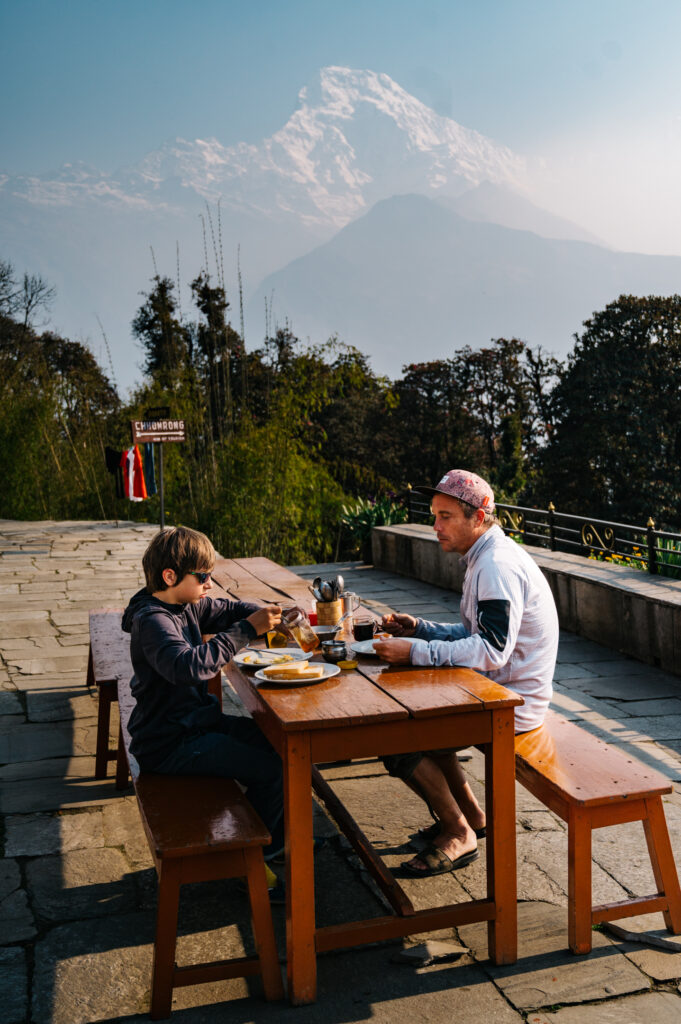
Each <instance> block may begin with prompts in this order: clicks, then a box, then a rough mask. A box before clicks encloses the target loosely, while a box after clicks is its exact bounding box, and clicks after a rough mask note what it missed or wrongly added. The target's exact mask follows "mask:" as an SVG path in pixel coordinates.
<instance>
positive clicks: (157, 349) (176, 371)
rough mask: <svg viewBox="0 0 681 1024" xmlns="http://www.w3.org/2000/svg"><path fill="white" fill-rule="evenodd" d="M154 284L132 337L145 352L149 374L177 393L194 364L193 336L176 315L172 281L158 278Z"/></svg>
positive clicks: (146, 297)
mask: <svg viewBox="0 0 681 1024" xmlns="http://www.w3.org/2000/svg"><path fill="white" fill-rule="evenodd" d="M152 283H153V288H152V289H151V291H150V292H148V293H147V294H146V295H145V301H144V303H143V304H142V306H140V309H139V310H138V312H137V316H136V317H135V319H134V320H133V321H132V333H133V334H134V336H135V337H136V338H137V339H138V340H139V341H140V342H141V344H142V348H143V349H144V352H145V355H146V360H145V364H144V370H145V372H146V373H148V374H149V375H150V376H151V377H152V378H154V379H155V380H157V381H158V382H159V384H160V385H161V386H162V387H164V388H168V389H170V390H171V391H175V390H177V389H178V388H179V387H180V384H181V380H182V376H183V374H184V371H185V369H186V367H187V364H188V363H191V357H192V352H191V337H190V332H189V330H188V329H187V328H186V327H185V326H184V325H183V324H182V322H181V321H180V320H179V319H178V317H177V316H176V315H175V314H176V310H177V302H176V299H175V296H174V295H173V291H174V285H173V282H172V281H171V280H170V278H169V277H160V276H159V275H158V274H157V275H156V276H155V277H154V278H152Z"/></svg>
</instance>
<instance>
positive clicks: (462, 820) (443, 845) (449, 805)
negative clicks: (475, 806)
mask: <svg viewBox="0 0 681 1024" xmlns="http://www.w3.org/2000/svg"><path fill="white" fill-rule="evenodd" d="M412 781H413V782H414V783H415V784H416V786H417V787H418V789H416V790H415V791H416V792H419V790H421V791H422V793H423V794H425V797H426V799H427V801H428V803H429V804H430V806H431V807H432V809H433V811H434V812H435V814H436V815H437V816H438V818H439V820H440V833H439V835H438V836H437V837H436V838H435V839H434V840H433V845H434V846H436V847H437V848H438V849H439V850H442V851H443V853H446V854H447V856H448V857H449V858H450V859H451V860H456V859H457V858H458V857H462V856H463V854H464V853H470V852H471V851H472V850H475V848H476V846H477V840H476V838H475V832H474V831H473V829H472V828H471V826H470V825H469V824H468V822H467V820H466V817H465V815H464V814H463V813H462V811H461V808H460V807H459V805H458V803H457V802H456V800H455V799H454V797H453V796H452V791H451V789H450V786H449V782H448V780H447V778H446V776H445V775H444V773H443V771H442V769H441V768H440V767H439V766H438V765H437V764H436V763H435V761H434V760H432V758H431V757H429V756H426V757H424V758H423V760H421V761H420V762H419V764H418V765H417V766H416V768H415V770H414V773H413V775H412ZM411 788H412V789H413V788H414V787H413V786H412V787H411ZM473 799H475V798H473ZM409 863H410V865H411V866H412V867H414V868H417V869H423V870H425V869H426V867H427V865H426V864H425V863H424V862H423V861H422V860H421V859H420V858H419V857H418V856H416V857H414V858H413V859H412V860H411V861H410V862H409Z"/></svg>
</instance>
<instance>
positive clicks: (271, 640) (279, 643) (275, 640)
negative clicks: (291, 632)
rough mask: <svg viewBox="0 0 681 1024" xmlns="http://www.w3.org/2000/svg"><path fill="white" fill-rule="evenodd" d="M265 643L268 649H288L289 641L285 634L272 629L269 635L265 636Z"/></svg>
mask: <svg viewBox="0 0 681 1024" xmlns="http://www.w3.org/2000/svg"><path fill="white" fill-rule="evenodd" d="M265 643H266V644H267V646H268V647H286V645H287V643H288V641H287V639H286V637H285V636H284V634H283V633H280V632H279V630H277V629H271V630H270V631H269V633H267V634H266V635H265Z"/></svg>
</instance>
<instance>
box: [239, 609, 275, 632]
mask: <svg viewBox="0 0 681 1024" xmlns="http://www.w3.org/2000/svg"><path fill="white" fill-rule="evenodd" d="M246 622H250V624H251V625H252V626H253V629H254V630H255V632H256V633H257V635H258V636H262V635H263V634H264V633H268V632H269V631H270V630H271V629H274V627H275V626H276V625H278V624H279V623H280V622H281V607H280V606H279V605H278V604H266V605H265V606H264V608H258V610H257V612H253V613H252V614H251V615H249V616H248V617H247V618H246Z"/></svg>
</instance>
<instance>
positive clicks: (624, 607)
mask: <svg viewBox="0 0 681 1024" xmlns="http://www.w3.org/2000/svg"><path fill="white" fill-rule="evenodd" d="M526 550H527V551H528V552H529V554H531V555H532V557H533V558H534V560H535V561H536V562H537V564H538V565H539V567H540V568H541V570H542V572H543V573H544V575H545V576H546V578H547V580H548V583H549V586H550V587H551V590H552V592H553V596H554V599H555V601H556V607H557V608H558V617H559V619H560V624H561V627H562V628H563V629H567V630H569V631H570V632H572V633H578V634H579V635H580V636H585V637H588V638H589V639H590V640H596V641H597V642H598V643H600V644H604V645H605V646H607V647H611V648H613V650H616V651H620V652H621V653H622V654H628V655H629V656H630V657H632V658H636V659H638V660H639V661H643V662H646V663H647V664H649V665H658V666H660V667H661V668H664V669H667V671H669V672H673V673H675V674H676V675H681V581H677V580H669V579H665V578H662V577H656V576H650V575H648V574H647V573H645V572H641V571H639V570H637V569H630V568H627V567H625V566H619V565H612V564H609V563H605V562H597V561H592V560H590V559H587V558H582V557H580V556H579V555H568V554H564V553H562V552H554V551H547V550H546V549H545V548H537V547H530V546H529V545H527V547H526ZM372 555H373V562H374V565H375V566H377V567H378V568H381V569H388V570H390V571H392V572H397V573H401V574H402V575H404V576H411V577H413V578H414V579H419V580H424V581H425V582H427V583H434V584H436V585H437V586H440V587H448V588H449V589H452V590H457V591H460V590H461V585H462V582H463V571H462V569H463V567H462V565H461V561H460V558H459V556H458V555H456V554H453V553H444V552H441V551H440V548H439V545H438V542H437V540H436V538H435V534H434V533H433V530H432V528H431V527H429V526H422V525H417V524H415V523H410V524H405V525H402V526H380V527H376V528H375V529H374V530H373V533H372Z"/></svg>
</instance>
